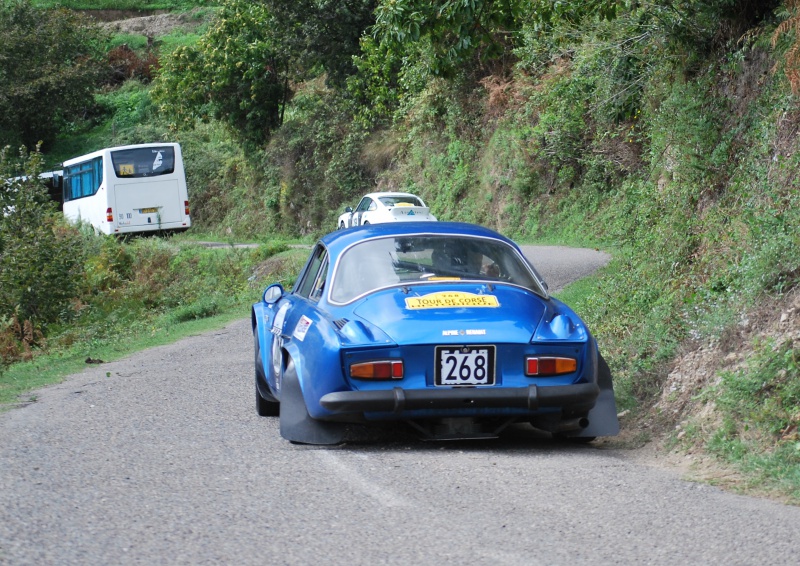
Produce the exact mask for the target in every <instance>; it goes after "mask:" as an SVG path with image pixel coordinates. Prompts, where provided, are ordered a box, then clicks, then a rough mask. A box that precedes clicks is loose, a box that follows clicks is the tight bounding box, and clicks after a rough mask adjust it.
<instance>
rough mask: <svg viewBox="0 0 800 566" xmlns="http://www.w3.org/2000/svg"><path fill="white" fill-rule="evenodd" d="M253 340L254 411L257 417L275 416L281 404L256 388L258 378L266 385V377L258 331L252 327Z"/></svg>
mask: <svg viewBox="0 0 800 566" xmlns="http://www.w3.org/2000/svg"><path fill="white" fill-rule="evenodd" d="M253 342H255V352H256V354H255V358H256V359H255V370H256V371H255V377H256V413H258V416H259V417H277V416H278V415H280V410H281V404H280V403H279V402H278V401H277V400H276V399H275V398H274V397H272V396H271V395H270V398H269V399H265V398H264V396H263V395H262V394H261V391H260V390H259V388H258V383H259V380H261V383H263V384H264V387H266V386H267V385H266V384H267V378H266V375H265V374H264V366H263V365H262V364H261V347H260V345H259V343H258V332H257V331H256V329H255V328H254V329H253Z"/></svg>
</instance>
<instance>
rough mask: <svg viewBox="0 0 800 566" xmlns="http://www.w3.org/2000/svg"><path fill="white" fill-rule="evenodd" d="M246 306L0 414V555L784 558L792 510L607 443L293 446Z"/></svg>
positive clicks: (55, 560) (399, 435)
mask: <svg viewBox="0 0 800 566" xmlns="http://www.w3.org/2000/svg"><path fill="white" fill-rule="evenodd" d="M540 252H541V254H542V255H541V256H540V257H544V255H545V254H546V253H547V250H544V251H542V250H540ZM570 253H571V252H570ZM581 253H583V252H581ZM589 255H590V256H591V255H593V254H592V253H589ZM555 256H556V257H561V258H562V259H564V257H566V256H565V255H564V253H563V252H557V253H555ZM567 256H569V254H567ZM600 261H601V263H602V261H604V260H602V259H601V260H600ZM536 263H537V265H539V267H540V270H541V271H542V272H543V273H550V272H551V270H550V268H549V267H547V266H545V265H543V264H542V261H536ZM545 263H546V262H545ZM553 288H554V284H553V282H552V281H551V289H553ZM246 316H247V313H243V318H242V319H241V320H239V321H236V322H234V323H232V324H230V325H228V326H227V327H225V328H224V329H221V330H218V331H215V332H209V333H206V334H203V335H198V336H194V337H190V338H187V339H184V340H181V341H180V342H177V343H175V344H172V345H168V346H163V347H158V348H153V349H150V350H147V351H144V352H141V353H138V354H135V355H133V356H131V357H129V358H127V359H124V360H121V361H118V362H114V363H107V364H102V365H92V366H91V367H87V369H86V370H85V371H84V372H82V373H80V374H77V375H73V376H71V377H69V378H68V379H66V380H65V381H64V382H63V383H61V384H59V385H55V386H51V387H48V388H45V389H42V390H40V391H38V392H37V394H36V397H37V398H36V401H35V402H33V403H31V404H29V405H27V406H25V407H22V408H18V409H14V410H11V411H9V412H7V413H5V414H2V415H0V564H13V565H22V564H31V565H33V564H36V565H42V564H46V565H49V564H58V565H60V564H79V565H86V564H89V565H107V564H120V565H128V564H148V565H150V564H170V565H171V564H241V565H250V564H253V565H263V564H270V565H272V564H288V565H295V564H297V565H305V564H315V565H328V564H330V565H339V564H341V565H348V566H352V565H361V564H363V565H370V566H374V565H376V564H397V565H406V564H415V565H429V564H430V565H437V566H439V565H451V564H452V565H463V564H470V565H487V566H488V565H492V566H496V565H520V566H530V565H538V564H548V565H552V564H665V565H667V564H669V565H673V564H684V563H685V564H725V565H737V564H742V565H745V564H771V565H779V564H796V563H797V560H798V558H797V557H798V556H800V552H798V551H800V508H797V507H789V506H783V505H780V504H777V503H774V502H769V501H765V500H761V499H755V498H749V497H742V496H737V495H733V494H730V493H725V492H723V491H721V490H719V489H717V488H714V487H710V486H706V485H701V484H694V483H688V482H685V481H683V480H681V478H680V477H679V476H678V475H677V473H673V472H670V471H665V470H663V469H658V468H653V467H648V466H644V465H641V464H639V463H637V462H636V461H635V459H634V458H632V457H631V454H630V453H628V452H626V451H624V450H618V449H609V448H604V447H603V446H604V445H603V444H602V443H600V444H599V445H588V446H576V445H570V444H564V443H558V442H555V441H552V440H550V439H548V438H545V437H542V436H541V435H537V434H536V433H535V432H534V431H533V430H532V429H530V428H523V427H519V428H515V429H513V430H511V431H509V434H508V435H506V436H505V437H503V438H501V439H499V440H493V441H460V442H450V443H426V442H422V441H419V440H417V439H416V438H414V437H413V436H410V435H408V434H406V433H405V432H403V431H401V430H396V431H388V432H377V431H376V432H375V433H374V434H372V435H369V436H366V437H365V438H363V439H361V440H359V441H357V442H352V443H348V444H345V445H342V446H337V447H333V448H319V447H309V446H299V445H293V444H290V443H288V442H286V441H284V440H283V439H282V438H281V437H280V434H279V432H278V421H277V419H276V418H259V417H258V416H256V413H255V409H254V393H253V362H252V357H253V346H252V335H251V332H250V326H249V325H250V323H249V319H248V318H246Z"/></svg>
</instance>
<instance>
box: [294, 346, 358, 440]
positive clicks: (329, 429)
mask: <svg viewBox="0 0 800 566" xmlns="http://www.w3.org/2000/svg"><path fill="white" fill-rule="evenodd" d="M280 406H281V412H280V425H281V436H282V437H284V438H285V439H286V440H288V441H290V442H294V443H297V444H321V445H330V444H339V443H341V442H343V441H344V436H345V425H344V424H342V423H330V422H325V421H319V420H316V419H312V418H311V415H309V414H308V409H306V402H305V400H304V399H303V391H302V389H301V388H300V381H299V379H298V377H297V371H296V370H295V367H294V363H293V362H292V360H289V362H288V365H287V366H286V370H285V371H284V373H283V379H282V380H281V405H280Z"/></svg>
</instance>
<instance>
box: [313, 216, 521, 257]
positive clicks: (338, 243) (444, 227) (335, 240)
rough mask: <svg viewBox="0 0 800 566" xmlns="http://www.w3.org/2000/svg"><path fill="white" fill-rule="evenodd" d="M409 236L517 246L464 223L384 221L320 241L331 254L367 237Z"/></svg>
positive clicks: (482, 228)
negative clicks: (474, 239)
mask: <svg viewBox="0 0 800 566" xmlns="http://www.w3.org/2000/svg"><path fill="white" fill-rule="evenodd" d="M411 235H426V236H427V235H430V236H437V235H454V236H471V237H479V238H494V239H498V240H502V241H503V242H506V243H508V244H510V245H512V246H513V247H515V248H517V245H516V244H515V243H514V242H513V241H511V240H509V239H508V238H506V237H505V236H503V235H501V234H499V233H498V232H495V231H494V230H491V229H490V228H486V227H484V226H479V225H477V224H469V223H466V222H386V223H380V224H368V225H366V226H356V227H354V228H348V229H347V230H336V231H335V232H331V233H330V234H326V235H325V236H323V237H322V238H320V242H322V244H324V245H325V246H326V247H327V248H328V250H329V251H330V252H331V254H336V255H338V253H340V252H342V251H343V250H344V249H345V248H347V247H348V246H351V245H352V244H354V243H356V242H359V241H361V240H366V239H370V238H379V237H386V236H411Z"/></svg>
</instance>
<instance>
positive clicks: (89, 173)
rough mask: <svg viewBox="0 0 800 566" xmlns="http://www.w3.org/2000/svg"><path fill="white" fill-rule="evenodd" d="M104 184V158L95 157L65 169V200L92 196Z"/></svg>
mask: <svg viewBox="0 0 800 566" xmlns="http://www.w3.org/2000/svg"><path fill="white" fill-rule="evenodd" d="M102 182H103V158H102V157H95V158H94V159H91V160H89V161H84V162H83V163H77V164H75V165H71V166H69V167H65V168H64V200H65V201H70V200H75V199H79V198H83V197H88V196H92V195H93V194H95V193H96V192H97V189H99V188H100V184H101V183H102Z"/></svg>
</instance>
